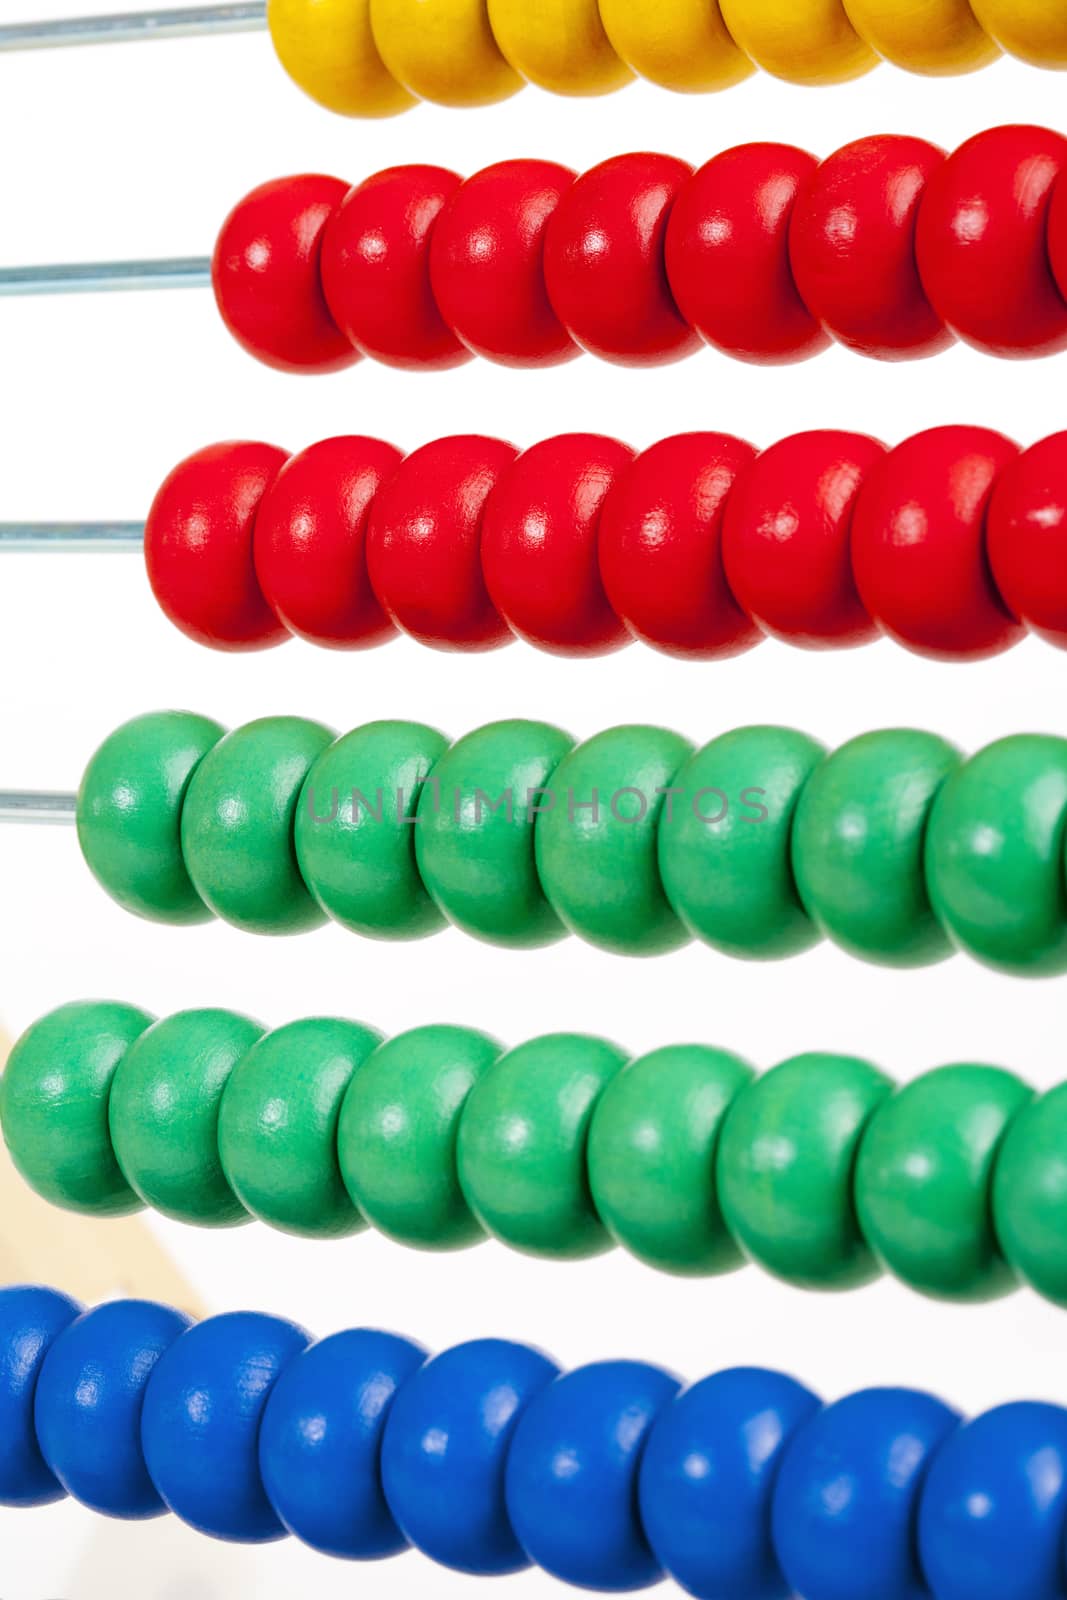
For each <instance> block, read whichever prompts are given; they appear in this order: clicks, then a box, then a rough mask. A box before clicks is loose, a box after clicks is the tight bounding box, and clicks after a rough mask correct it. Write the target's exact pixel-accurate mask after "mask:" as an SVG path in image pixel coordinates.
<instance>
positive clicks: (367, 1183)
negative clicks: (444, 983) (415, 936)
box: [337, 1027, 501, 1250]
mask: <svg viewBox="0 0 1067 1600" xmlns="http://www.w3.org/2000/svg"><path fill="white" fill-rule="evenodd" d="M500 1051H501V1046H500V1045H498V1044H497V1043H496V1042H495V1041H494V1040H493V1039H490V1038H488V1037H487V1036H486V1035H485V1034H484V1033H476V1032H475V1031H474V1029H473V1028H450V1027H429V1028H413V1029H412V1030H411V1032H410V1033H402V1034H399V1035H398V1036H397V1037H396V1038H395V1039H389V1040H387V1041H386V1043H385V1044H382V1045H379V1046H378V1048H377V1050H375V1051H374V1052H373V1053H372V1054H371V1055H369V1056H368V1057H367V1059H366V1061H364V1063H363V1065H362V1066H361V1067H360V1068H359V1069H358V1071H357V1072H355V1073H354V1074H353V1077H352V1082H351V1084H350V1085H349V1088H348V1093H347V1094H346V1095H345V1101H344V1105H343V1106H342V1108H341V1121H340V1126H339V1128H338V1135H337V1151H338V1157H339V1160H340V1165H341V1175H342V1177H343V1178H344V1181H345V1184H346V1185H347V1187H348V1192H349V1194H350V1195H351V1196H352V1200H353V1203H354V1204H355V1205H356V1206H357V1207H358V1208H359V1210H360V1211H361V1212H362V1214H363V1216H365V1217H366V1219H367V1221H368V1222H369V1223H371V1225H372V1226H373V1227H375V1228H377V1229H379V1230H380V1232H382V1233H384V1234H388V1236H389V1237H390V1238H391V1239H396V1240H398V1241H399V1242H400V1243H401V1244H407V1245H413V1246H414V1247H415V1248H416V1249H420V1250H461V1249H463V1248H464V1247H465V1246H467V1245H471V1244H476V1243H477V1242H478V1240H480V1239H484V1238H485V1232H484V1229H483V1228H482V1227H481V1225H480V1224H479V1223H478V1222H477V1221H476V1219H475V1217H474V1215H473V1213H472V1211H471V1209H470V1207H469V1206H468V1204H467V1202H466V1200H465V1199H464V1196H463V1190H462V1189H461V1188H460V1183H459V1168H458V1165H457V1158H456V1145H457V1140H458V1137H459V1125H460V1119H461V1117H462V1115H463V1109H464V1106H465V1105H466V1104H467V1098H468V1096H469V1095H470V1093H471V1090H472V1089H473V1088H474V1085H475V1084H476V1083H477V1082H478V1081H479V1079H480V1078H481V1077H482V1075H483V1074H484V1072H485V1071H486V1069H487V1068H488V1067H489V1066H491V1064H492V1063H493V1062H494V1061H495V1060H496V1059H497V1057H498V1056H499V1055H500Z"/></svg>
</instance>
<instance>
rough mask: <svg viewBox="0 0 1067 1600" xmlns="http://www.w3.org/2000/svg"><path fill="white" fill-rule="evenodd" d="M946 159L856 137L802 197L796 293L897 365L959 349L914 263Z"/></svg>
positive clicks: (918, 144) (856, 343) (911, 142)
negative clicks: (931, 187) (931, 186)
mask: <svg viewBox="0 0 1067 1600" xmlns="http://www.w3.org/2000/svg"><path fill="white" fill-rule="evenodd" d="M880 3H882V4H884V0H880ZM968 14H969V13H968ZM972 20H973V19H972ZM944 160H945V153H944V151H943V150H939V149H938V148H937V147H936V145H932V144H928V143H927V142H926V141H925V140H923V139H913V138H909V137H907V136H902V135H893V134H883V135H879V136H876V137H873V138H869V139H857V140H856V141H855V143H854V144H849V145H845V147H844V148H843V149H841V150H838V151H836V152H835V153H834V154H833V155H832V156H830V157H829V159H828V160H826V161H824V162H823V163H822V165H821V166H820V167H819V168H818V170H817V171H816V172H815V173H814V175H813V176H812V178H811V180H810V181H809V182H808V183H807V184H806V185H805V187H804V189H803V190H802V191H801V194H800V197H799V199H798V201H797V205H796V210H795V211H794V213H793V222H792V227H791V229H790V234H789V253H790V260H791V262H792V268H793V276H794V278H795V280H796V285H797V289H798V291H799V293H800V297H801V299H802V300H803V301H804V303H805V305H806V306H807V307H808V310H809V311H810V312H811V313H812V315H813V316H816V317H818V318H819V320H820V322H821V323H822V324H823V327H824V328H825V329H826V331H827V332H828V333H829V334H831V335H832V337H833V338H834V339H836V340H837V341H838V342H839V343H840V344H844V345H847V346H848V348H849V349H850V350H857V351H859V353H860V354H861V355H866V356H874V357H876V358H877V359H878V360H881V361H900V360H911V359H915V358H917V357H921V356H933V355H937V354H939V352H940V351H942V350H947V349H948V348H949V346H950V345H951V344H952V343H953V342H954V340H953V336H952V334H951V333H950V332H949V330H948V329H947V328H946V327H945V324H944V322H943V321H942V320H941V318H940V317H939V316H938V314H937V312H936V311H935V310H934V308H933V306H931V304H930V302H929V300H928V299H927V297H926V293H925V290H924V289H923V285H922V281H921V279H920V277H919V270H918V267H917V265H916V261H915V230H916V227H917V224H918V216H919V207H920V204H921V203H922V197H923V194H924V193H925V190H926V185H927V183H928V182H929V180H930V178H931V177H932V176H933V174H934V173H935V172H937V171H938V170H939V168H940V167H941V166H942V164H943V162H944Z"/></svg>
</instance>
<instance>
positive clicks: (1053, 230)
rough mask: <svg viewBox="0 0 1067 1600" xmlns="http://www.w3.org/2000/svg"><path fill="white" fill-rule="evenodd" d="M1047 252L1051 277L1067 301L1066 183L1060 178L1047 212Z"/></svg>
mask: <svg viewBox="0 0 1067 1600" xmlns="http://www.w3.org/2000/svg"><path fill="white" fill-rule="evenodd" d="M1048 252H1049V263H1050V265H1051V267H1052V276H1053V277H1054V278H1055V280H1056V286H1057V288H1058V289H1059V291H1060V294H1061V295H1062V296H1063V298H1064V300H1067V183H1064V182H1063V179H1062V176H1061V178H1060V179H1059V181H1058V182H1057V184H1056V187H1055V188H1054V189H1053V191H1052V200H1051V203H1050V205H1049V211H1048Z"/></svg>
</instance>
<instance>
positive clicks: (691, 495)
mask: <svg viewBox="0 0 1067 1600" xmlns="http://www.w3.org/2000/svg"><path fill="white" fill-rule="evenodd" d="M754 458H755V451H754V449H753V448H752V446H751V445H749V444H745V443H744V442H743V441H742V440H740V439H733V438H731V437H730V436H729V435H728V434H722V433H685V434H677V435H676V436H675V437H674V438H671V439H663V440H661V441H660V442H659V443H658V444H654V445H652V447H651V448H650V449H648V450H645V451H643V452H642V454H641V455H639V456H638V457H637V459H636V461H634V462H632V463H631V465H630V466H629V467H628V468H627V469H626V470H625V471H624V472H622V473H620V474H619V476H618V477H617V478H616V480H615V482H614V483H613V484H612V486H611V488H610V490H609V492H608V495H607V497H606V499H605V501H604V504H603V508H602V510H601V515H600V538H599V545H598V556H599V562H600V576H601V580H602V582H603V585H604V590H605V592H606V594H607V597H608V600H609V601H610V603H611V606H612V609H613V610H614V611H615V612H616V614H617V615H618V616H619V617H621V618H622V620H623V622H624V624H625V626H626V628H627V629H628V630H629V632H630V633H631V634H632V635H633V637H634V638H635V639H640V640H642V641H643V642H644V643H645V644H649V645H651V646H652V648H653V649H654V650H662V651H664V652H665V653H666V654H667V655H674V656H680V657H682V658H684V659H687V660H694V661H717V660H724V659H726V658H727V657H729V656H734V655H739V654H740V653H741V652H742V651H744V650H750V649H751V648H752V647H753V645H756V644H759V643H760V641H761V640H762V638H763V634H762V632H761V631H760V629H759V628H758V627H757V626H756V624H755V623H754V622H753V621H752V619H751V617H749V616H748V615H747V613H746V612H745V611H744V609H743V608H742V607H741V605H740V604H739V603H738V601H737V599H736V597H735V596H734V594H733V591H732V589H731V587H730V585H729V583H728V582H727V578H726V572H725V569H724V567H723V525H724V515H725V512H726V507H727V505H728V504H729V501H730V498H731V496H732V494H733V493H734V492H735V486H736V483H737V479H738V477H739V475H740V474H741V473H742V472H743V470H744V468H745V467H747V466H748V464H749V463H750V462H751V461H752V460H753V459H754Z"/></svg>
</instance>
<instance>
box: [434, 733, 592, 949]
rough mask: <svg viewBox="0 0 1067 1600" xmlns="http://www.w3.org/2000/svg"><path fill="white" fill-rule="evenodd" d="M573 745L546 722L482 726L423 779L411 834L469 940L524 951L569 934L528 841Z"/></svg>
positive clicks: (449, 913)
mask: <svg viewBox="0 0 1067 1600" xmlns="http://www.w3.org/2000/svg"><path fill="white" fill-rule="evenodd" d="M573 743H574V741H573V740H572V739H571V737H570V735H569V734H566V733H564V732H563V731H562V730H561V729H559V728H554V727H552V726H551V724H549V723H545V722H520V721H514V722H494V723H488V724H487V725H486V726H485V727H482V728H477V729H475V731H474V732H473V733H468V734H466V735H465V736H464V737H463V738H462V739H457V741H456V743H455V744H454V745H452V747H451V748H450V749H448V750H446V751H445V752H444V753H443V754H442V755H441V757H440V758H439V760H438V761H437V763H436V765H435V766H434V768H433V770H432V772H431V774H430V777H429V780H428V782H427V783H426V784H425V785H424V787H423V790H422V794H421V797H420V800H419V810H418V826H417V827H416V828H414V829H412V830H411V832H412V833H413V835H414V847H415V854H416V859H417V861H418V866H419V873H420V876H421V879H422V882H423V883H424V884H425V886H426V890H427V891H428V892H429V893H430V894H431V895H432V896H433V898H434V901H435V902H436V904H437V905H438V906H439V907H440V910H441V912H442V913H443V914H444V915H445V916H446V917H447V918H448V920H449V921H450V922H451V923H453V924H454V926H456V927H458V928H462V929H463V931H464V932H465V933H469V934H471V935H472V936H473V937H474V938H477V939H485V940H487V941H489V942H490V943H492V944H499V945H507V946H509V947H510V948H512V949H520V950H530V949H539V948H541V947H543V946H544V945H549V944H555V943H556V942H557V941H558V940H560V939H562V938H564V936H565V935H566V931H567V930H566V929H565V928H564V926H563V923H562V922H561V921H560V919H559V917H558V916H557V915H556V912H555V911H554V910H553V908H552V906H551V905H550V904H549V902H548V900H547V898H546V896H545V891H544V889H543V888H542V886H541V880H540V878H539V877H538V871H537V863H536V860H535V856H534V841H535V829H536V826H537V821H538V816H539V814H540V813H539V809H538V808H540V807H542V806H547V805H548V804H549V803H552V804H558V803H559V797H558V795H556V791H555V782H554V774H555V773H556V771H557V770H558V768H559V765H560V763H561V762H562V761H563V759H564V758H565V756H566V755H567V753H568V752H569V751H570V750H571V749H572V748H573ZM553 796H555V798H554V799H553V798H552V797H553Z"/></svg>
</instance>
